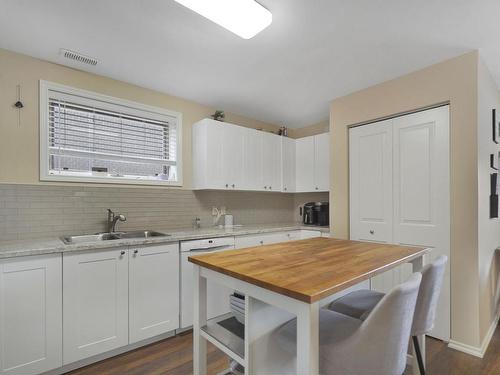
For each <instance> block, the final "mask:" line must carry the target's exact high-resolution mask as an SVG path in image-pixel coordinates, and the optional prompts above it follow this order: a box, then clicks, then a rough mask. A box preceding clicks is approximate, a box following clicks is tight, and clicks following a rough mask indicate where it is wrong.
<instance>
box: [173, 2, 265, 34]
mask: <svg viewBox="0 0 500 375" xmlns="http://www.w3.org/2000/svg"><path fill="white" fill-rule="evenodd" d="M175 1H177V2H178V3H179V4H182V5H184V6H185V7H186V8H189V9H191V10H193V11H195V12H196V13H198V14H200V15H202V16H203V17H206V18H208V19H209V20H210V21H212V22H215V23H216V24H218V25H220V26H222V27H224V28H226V29H228V30H229V31H231V32H233V33H235V34H236V35H238V36H240V37H242V38H243V39H250V38H252V37H254V36H255V35H257V34H258V33H259V32H261V31H262V30H264V29H265V28H266V27H268V26H269V25H270V24H271V22H272V21H273V15H272V14H271V12H269V11H268V10H267V9H266V8H264V7H263V6H262V5H260V4H259V3H257V2H256V1H254V0H175Z"/></svg>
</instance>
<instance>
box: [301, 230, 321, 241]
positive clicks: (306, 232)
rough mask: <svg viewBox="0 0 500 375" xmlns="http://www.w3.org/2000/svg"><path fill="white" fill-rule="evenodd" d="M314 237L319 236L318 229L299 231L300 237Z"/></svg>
mask: <svg viewBox="0 0 500 375" xmlns="http://www.w3.org/2000/svg"><path fill="white" fill-rule="evenodd" d="M315 237H321V232H320V231H319V230H305V229H303V230H301V231H300V238H301V239H306V238H315Z"/></svg>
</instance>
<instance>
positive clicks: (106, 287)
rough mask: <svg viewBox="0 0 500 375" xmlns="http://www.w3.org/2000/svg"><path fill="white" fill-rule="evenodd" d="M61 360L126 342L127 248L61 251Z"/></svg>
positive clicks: (98, 351) (65, 362)
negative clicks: (62, 350)
mask: <svg viewBox="0 0 500 375" xmlns="http://www.w3.org/2000/svg"><path fill="white" fill-rule="evenodd" d="M63 267H64V275H63V314H64V322H63V333H64V340H63V341H64V364H68V363H71V362H75V361H78V360H80V359H83V358H87V357H91V356H93V355H96V354H100V353H104V352H106V351H109V350H112V349H116V348H118V347H121V346H124V345H127V344H128V255H127V250H126V249H123V248H121V249H120V248H118V249H116V250H109V251H99V252H90V253H77V254H64V256H63Z"/></svg>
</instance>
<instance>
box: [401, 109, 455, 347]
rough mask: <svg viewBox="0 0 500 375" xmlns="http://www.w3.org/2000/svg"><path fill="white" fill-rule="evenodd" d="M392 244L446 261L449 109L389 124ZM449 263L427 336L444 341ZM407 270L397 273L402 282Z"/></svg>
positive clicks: (447, 332) (447, 328) (447, 331)
mask: <svg viewBox="0 0 500 375" xmlns="http://www.w3.org/2000/svg"><path fill="white" fill-rule="evenodd" d="M393 143H394V147H393V157H394V163H393V182H394V185H393V186H394V187H393V191H394V200H393V202H394V205H393V206H394V232H393V233H394V239H393V242H394V243H397V244H404V245H415V246H424V247H430V248H432V249H433V250H432V252H431V253H430V254H429V256H428V257H427V258H426V261H431V260H432V259H435V258H436V257H438V256H439V255H446V256H448V257H450V191H449V186H450V177H449V175H450V173H449V155H450V150H449V107H448V106H444V107H439V108H435V109H431V110H427V111H423V112H417V113H414V114H411V115H407V116H402V117H398V118H395V119H394V127H393ZM449 265H450V263H449V262H448V265H447V269H446V273H445V278H444V283H443V286H442V289H441V296H440V302H439V307H438V310H437V313H436V323H435V328H434V330H433V331H432V334H431V336H434V337H437V338H440V339H443V340H446V341H448V340H449V338H450V266H449ZM410 274H411V266H410V265H403V266H402V267H400V275H399V277H400V279H399V281H400V282H402V281H404V280H406V279H407V278H408V276H409V275H410Z"/></svg>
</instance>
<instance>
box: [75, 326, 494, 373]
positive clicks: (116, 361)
mask: <svg viewBox="0 0 500 375" xmlns="http://www.w3.org/2000/svg"><path fill="white" fill-rule="evenodd" d="M426 352H427V366H428V369H427V374H428V375H499V374H500V327H497V329H496V331H495V334H494V335H493V338H492V340H491V344H490V346H489V348H488V351H487V352H486V355H485V357H484V358H483V359H480V358H476V357H473V356H470V355H467V354H464V353H461V352H458V351H456V350H453V349H449V348H448V347H447V346H446V344H444V343H443V342H441V341H439V340H434V339H431V338H428V339H427V350H426ZM208 363H209V371H208V373H209V375H215V374H218V373H219V372H220V371H223V370H224V369H226V368H227V366H228V361H227V357H226V356H225V355H224V354H223V353H222V352H220V351H219V350H218V349H216V348H215V347H214V346H212V345H209V349H208ZM192 373H193V369H192V334H191V333H190V332H187V333H185V334H182V335H180V336H177V337H173V338H170V339H167V340H164V341H160V342H158V343H155V344H151V345H148V346H146V347H144V348H140V349H137V350H134V351H132V352H129V353H125V354H122V355H119V356H116V357H113V358H110V359H107V360H105V361H102V362H98V363H96V364H93V365H90V366H87V367H84V368H82V369H79V370H76V371H73V372H71V373H70V374H71V375H188V374H192ZM407 373H408V374H409V373H410V372H409V371H407Z"/></svg>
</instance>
